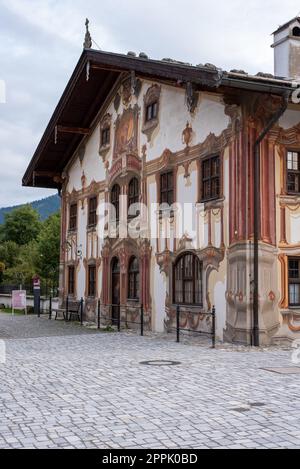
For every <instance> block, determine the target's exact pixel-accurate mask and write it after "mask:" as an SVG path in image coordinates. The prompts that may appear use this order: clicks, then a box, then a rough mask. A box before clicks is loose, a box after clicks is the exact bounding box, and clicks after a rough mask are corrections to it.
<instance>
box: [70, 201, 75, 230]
mask: <svg viewBox="0 0 300 469" xmlns="http://www.w3.org/2000/svg"><path fill="white" fill-rule="evenodd" d="M69 229H70V231H75V230H76V229H77V204H72V205H71V206H70V221H69Z"/></svg>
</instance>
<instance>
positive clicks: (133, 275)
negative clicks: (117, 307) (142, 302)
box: [128, 257, 140, 300]
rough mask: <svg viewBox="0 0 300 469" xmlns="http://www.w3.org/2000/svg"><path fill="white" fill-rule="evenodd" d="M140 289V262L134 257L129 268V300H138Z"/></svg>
mask: <svg viewBox="0 0 300 469" xmlns="http://www.w3.org/2000/svg"><path fill="white" fill-rule="evenodd" d="M139 288H140V269H139V261H138V259H137V258H136V257H132V258H131V259H130V262H129V268H128V299H129V300H138V299H139V296H140V295H139Z"/></svg>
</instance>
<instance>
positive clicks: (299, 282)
mask: <svg viewBox="0 0 300 469" xmlns="http://www.w3.org/2000/svg"><path fill="white" fill-rule="evenodd" d="M289 297H290V306H300V258H299V257H298V258H290V259H289Z"/></svg>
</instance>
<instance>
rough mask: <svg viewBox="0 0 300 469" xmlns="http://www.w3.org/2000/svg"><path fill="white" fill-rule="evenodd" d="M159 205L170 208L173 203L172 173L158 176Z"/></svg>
mask: <svg viewBox="0 0 300 469" xmlns="http://www.w3.org/2000/svg"><path fill="white" fill-rule="evenodd" d="M160 203H161V204H168V205H169V206H170V207H171V206H172V205H173V203H174V174H173V171H169V172H167V173H163V174H161V176H160Z"/></svg>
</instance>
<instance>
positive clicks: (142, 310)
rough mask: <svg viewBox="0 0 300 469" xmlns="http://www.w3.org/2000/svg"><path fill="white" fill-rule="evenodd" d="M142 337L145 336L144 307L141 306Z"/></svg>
mask: <svg viewBox="0 0 300 469" xmlns="http://www.w3.org/2000/svg"><path fill="white" fill-rule="evenodd" d="M141 336H142V337H143V336H144V306H143V305H141Z"/></svg>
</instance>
